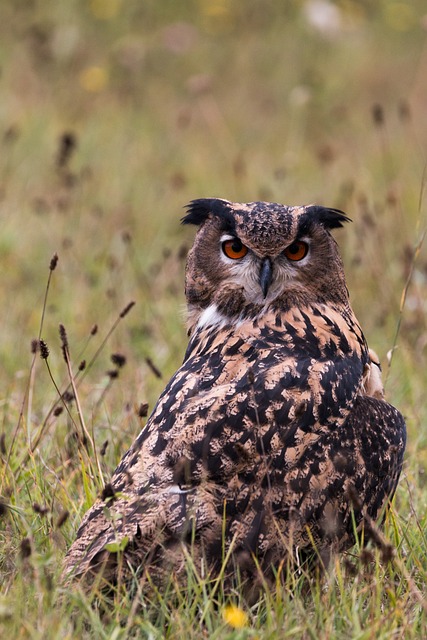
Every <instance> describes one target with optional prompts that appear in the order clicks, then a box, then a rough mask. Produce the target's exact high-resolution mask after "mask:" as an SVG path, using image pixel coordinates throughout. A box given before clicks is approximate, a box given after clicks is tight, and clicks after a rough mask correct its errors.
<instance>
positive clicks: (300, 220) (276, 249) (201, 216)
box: [182, 198, 349, 328]
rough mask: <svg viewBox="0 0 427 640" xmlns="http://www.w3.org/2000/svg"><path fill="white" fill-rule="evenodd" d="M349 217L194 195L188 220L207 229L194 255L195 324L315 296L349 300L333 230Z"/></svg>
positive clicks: (190, 293) (190, 285)
mask: <svg viewBox="0 0 427 640" xmlns="http://www.w3.org/2000/svg"><path fill="white" fill-rule="evenodd" d="M348 220H349V218H348V217H347V216H346V215H345V214H344V213H343V212H342V211H339V210H337V209H328V208H325V207H320V206H317V205H309V206H296V207H288V206H285V205H282V204H277V203H271V202H250V203H234V202H229V201H227V200H221V199H217V198H203V199H199V200H193V201H192V202H191V203H190V204H189V205H188V207H187V215H186V216H185V217H184V218H183V219H182V222H183V224H195V225H197V226H198V227H199V229H198V232H197V235H196V238H195V241H194V244H193V247H192V249H191V251H190V253H189V256H188V262H187V271H186V286H185V293H186V297H187V303H188V310H189V324H190V328H191V327H194V325H195V324H196V323H197V322H199V324H200V323H202V324H210V323H211V322H212V321H213V319H214V318H215V321H216V322H217V321H218V318H223V319H228V318H230V319H233V318H243V317H245V316H249V315H258V314H259V313H262V311H263V310H265V309H266V308H268V307H273V308H274V309H281V308H289V307H290V306H292V305H294V304H297V305H300V306H301V305H306V304H312V303H315V302H320V303H325V304H328V303H329V304H331V303H335V304H340V305H342V304H344V305H347V304H348V291H347V287H346V284H345V278H344V269H343V264H342V261H341V257H340V255H339V252H338V247H337V244H336V242H335V240H334V239H333V237H332V236H331V234H330V229H334V228H337V227H342V225H343V223H344V222H347V221H348Z"/></svg>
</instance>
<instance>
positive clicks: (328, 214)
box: [305, 205, 351, 229]
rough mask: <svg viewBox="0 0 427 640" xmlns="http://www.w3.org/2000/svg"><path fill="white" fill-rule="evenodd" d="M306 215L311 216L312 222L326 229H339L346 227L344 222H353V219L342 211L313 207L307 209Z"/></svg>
mask: <svg viewBox="0 0 427 640" xmlns="http://www.w3.org/2000/svg"><path fill="white" fill-rule="evenodd" d="M305 213H306V215H308V216H309V218H310V221H313V222H314V221H316V222H317V223H318V224H321V225H323V226H324V227H325V229H338V228H339V227H342V226H343V225H344V222H351V218H349V217H348V216H347V215H346V214H345V213H344V212H343V211H341V210H340V209H329V208H328V207H321V206H319V205H311V206H309V207H307V209H306V211H305Z"/></svg>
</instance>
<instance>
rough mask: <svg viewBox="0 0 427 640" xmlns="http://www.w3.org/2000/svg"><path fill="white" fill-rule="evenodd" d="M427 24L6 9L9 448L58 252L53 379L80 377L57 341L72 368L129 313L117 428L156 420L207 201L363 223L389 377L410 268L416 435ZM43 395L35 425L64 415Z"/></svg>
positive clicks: (313, 6)
mask: <svg viewBox="0 0 427 640" xmlns="http://www.w3.org/2000/svg"><path fill="white" fill-rule="evenodd" d="M426 9H427V8H426V6H425V3H424V2H421V1H420V2H416V1H412V2H409V1H408V2H394V1H384V0H383V1H371V2H369V1H364V2H363V1H362V2H352V1H347V0H342V1H337V2H328V1H326V0H307V1H305V2H303V1H301V2H297V1H288V2H279V1H273V0H263V1H261V0H259V1H258V0H246V1H245V2H237V1H234V0H209V1H208V0H194V1H192V0H187V1H185V2H180V3H178V2H175V1H172V0H165V1H163V2H159V1H158V0H156V1H155V0H145V1H136V0H90V1H87V2H83V1H79V0H69V1H68V2H54V1H53V0H52V1H49V0H43V1H42V0H31V1H24V0H15V1H14V2H2V4H1V9H0V15H1V19H0V71H1V75H0V91H1V93H0V140H1V142H0V144H1V154H0V172H1V173H0V196H1V200H0V216H1V217H0V225H1V231H0V258H1V264H2V286H1V291H0V296H1V297H0V303H1V308H2V320H1V338H0V368H1V373H0V380H1V384H2V388H3V393H4V398H5V399H4V403H5V405H7V407H8V412H9V413H7V412H6V413H5V418H4V424H5V430H6V431H7V430H8V429H10V427H11V425H13V420H12V421H11V423H9V418H10V412H11V411H12V413H13V407H15V409H16V408H17V407H18V408H19V406H20V402H21V401H22V394H23V392H24V389H25V381H26V377H25V376H26V372H27V369H28V366H29V363H30V361H31V353H30V341H31V339H32V338H34V337H36V336H37V335H38V330H39V325H40V317H41V312H42V305H43V297H44V292H45V285H46V281H47V275H48V265H49V261H50V258H51V256H52V254H53V253H54V252H57V253H58V255H59V264H58V267H57V270H56V271H55V272H54V273H53V274H52V275H53V278H52V287H51V290H50V292H49V297H48V306H47V310H46V316H45V320H44V327H43V336H42V337H44V338H45V339H46V340H47V342H48V345H49V347H50V348H51V366H52V367H53V371H54V374H55V375H57V376H61V375H62V369H63V363H62V359H61V354H60V349H59V341H58V338H57V327H58V323H59V322H62V323H64V324H65V326H66V328H67V331H68V333H69V338H70V342H71V352H72V355H73V354H74V356H75V357H77V354H78V353H80V351H81V349H83V348H84V345H85V344H86V341H87V338H88V336H89V333H90V329H91V327H92V326H93V324H95V323H96V324H98V326H99V328H100V335H105V332H106V331H107V329H108V328H109V327H110V326H111V324H112V322H113V321H114V319H115V318H116V317H117V315H118V314H119V312H120V310H121V309H122V308H123V307H124V306H125V305H126V304H127V303H128V302H129V301H130V300H131V299H133V300H135V301H136V302H137V305H136V306H135V308H134V310H132V312H131V314H130V315H129V316H128V317H127V318H126V320H124V321H123V322H122V323H121V325H120V328H119V330H118V331H117V332H116V333H115V334H114V335H113V338H112V344H111V349H114V348H116V349H117V348H118V349H120V348H122V350H124V352H125V353H126V355H127V357H128V358H129V360H130V362H131V366H129V367H127V369H126V371H127V373H126V374H123V377H122V380H123V382H122V381H120V382H119V381H118V383H117V386H118V387H119V389H121V391H120V393H121V394H122V396H120V401H119V403H118V404H114V403H113V404H114V411H116V412H120V411H121V410H122V407H123V404H124V403H127V405H132V404H135V403H138V402H139V401H145V400H146V396H148V397H149V401H150V404H152V402H153V400H154V399H155V396H156V394H157V393H158V392H159V391H160V389H161V388H162V386H163V385H164V380H165V378H167V376H168V375H169V374H170V373H172V372H173V370H174V369H175V368H176V366H177V365H178V363H179V362H180V358H181V356H182V353H183V349H184V345H185V329H184V325H183V322H182V309H181V308H182V305H183V302H184V299H183V263H184V260H185V252H186V248H188V246H189V245H190V243H191V237H192V231H191V230H188V229H183V228H181V227H180V225H179V219H180V216H181V215H182V214H183V206H184V205H185V204H186V203H187V202H188V201H189V200H191V199H192V198H196V197H203V196H219V197H224V198H227V199H231V200H236V201H251V200H257V199H265V200H273V201H279V202H284V203H286V204H303V203H310V202H317V203H319V204H323V205H330V206H334V207H340V208H342V209H344V210H345V211H346V212H347V213H348V214H349V215H350V216H351V218H352V219H353V220H354V223H353V225H352V226H350V227H347V228H346V229H345V230H344V231H341V232H339V234H338V236H339V237H338V240H339V242H340V245H341V247H342V250H343V254H344V258H345V263H346V270H347V275H348V281H349V288H350V291H351V295H352V301H353V304H354V307H355V310H356V313H357V315H358V316H359V318H360V321H361V323H362V326H363V327H364V329H365V332H366V334H367V337H368V340H369V341H370V343H371V345H372V346H373V347H374V348H376V349H377V350H378V352H379V354H380V357H381V359H382V360H383V362H385V357H386V354H387V352H388V351H389V350H390V349H391V348H392V346H393V341H394V336H395V331H396V326H397V323H398V321H399V308H400V304H401V296H402V291H403V289H404V286H405V282H406V281H407V278H408V275H409V274H410V273H411V270H413V273H412V278H411V286H410V287H409V290H408V299H407V305H406V308H405V311H404V313H403V317H402V326H401V329H400V334H399V338H398V344H399V348H398V350H397V351H396V357H395V361H394V364H393V367H392V369H391V374H390V378H389V380H388V383H387V384H388V387H389V389H390V392H389V393H390V395H391V397H392V398H393V399H394V400H395V401H396V403H397V404H400V406H401V405H402V403H403V408H404V409H405V408H406V405H407V411H408V412H409V413H410V415H415V416H416V419H417V420H418V424H419V419H420V418H419V415H420V412H421V405H422V404H423V400H424V388H425V386H423V385H421V384H420V385H419V380H420V378H423V380H424V379H425V378H424V369H425V345H426V342H427V339H426V336H427V332H426V323H425V307H426V272H427V261H426V254H425V252H424V251H421V253H420V255H419V256H418V258H417V261H416V262H415V263H414V247H415V246H416V244H417V242H418V241H419V239H420V237H421V234H422V232H423V229H424V226H425V212H426V206H425V199H424V197H423V196H422V190H423V185H424V178H425V176H424V169H425V149H426V141H427V117H426V114H427V81H426V78H427V49H426V29H427V11H426ZM103 331H104V334H102V332H103ZM93 342H94V341H93ZM94 349H95V346H94ZM89 352H90V347H89ZM89 355H90V353H89ZM88 357H89V356H88ZM146 357H149V358H151V359H152V360H153V361H154V362H155V363H156V364H157V366H158V367H159V368H160V370H161V372H162V373H163V380H157V379H156V378H155V377H154V376H153V375H152V373H151V370H150V368H149V367H147V366H146V364H145V360H144V359H145V358H146ZM38 366H41V363H40V365H38ZM97 366H98V367H99V376H100V377H99V378H96V379H95V377H93V385H94V386H95V388H97V385H98V386H99V385H100V386H101V388H102V386H103V385H104V384H105V380H104V381H103V378H102V375H103V371H104V370H105V368H106V367H108V353H107V352H105V355H104V356H103V358H100V359H98V361H97ZM94 370H96V367H95V368H94ZM126 376H128V377H126ZM415 377H417V379H416V380H414V378H415ZM45 383H46V384H45ZM38 385H39V391H38V390H37V388H36V389H35V392H34V397H33V403H34V415H32V416H31V417H30V418H29V419H30V420H34V422H35V426H37V423H38V422H39V421H40V420H41V419H42V416H43V412H44V411H45V404H46V402H47V403H48V404H49V403H50V402H51V400H52V398H55V390H54V389H53V387H52V385H51V383H50V381H49V380H48V379H47V380H45V375H44V373H43V374H42V375H41V376H40V377H39V378H38ZM50 396H51V397H50ZM88 410H89V408H88ZM7 425H9V426H7ZM6 427H7V428H6ZM28 428H30V427H28Z"/></svg>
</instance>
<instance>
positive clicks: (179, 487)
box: [64, 198, 405, 584]
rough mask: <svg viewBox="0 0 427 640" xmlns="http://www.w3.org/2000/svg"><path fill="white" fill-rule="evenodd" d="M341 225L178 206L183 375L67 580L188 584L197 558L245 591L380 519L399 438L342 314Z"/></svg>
mask: <svg viewBox="0 0 427 640" xmlns="http://www.w3.org/2000/svg"><path fill="white" fill-rule="evenodd" d="M348 220H349V218H348V217H347V216H346V215H345V214H344V213H343V212H341V211H339V210H336V209H329V208H324V207H321V206H317V205H310V206H295V207H290V206H284V205H281V204H276V203H268V202H252V203H245V204H240V203H232V202H229V201H227V200H221V199H215V198H206V199H199V200H194V201H193V202H191V203H190V204H189V205H188V211H187V215H186V216H185V217H184V218H183V220H182V221H183V223H184V224H193V225H196V226H197V227H198V231H197V235H196V238H195V242H194V244H193V247H192V249H191V251H190V253H189V256H188V262H187V270H186V284H185V293H186V298H187V304H188V334H189V344H188V347H187V351H186V353H185V357H184V362H183V364H182V366H181V367H180V368H179V369H178V371H177V372H176V373H175V375H174V376H173V377H172V379H171V380H170V382H169V383H168V385H167V387H166V389H165V390H164V391H163V393H162V395H161V396H160V399H159V400H158V402H157V404H156V406H155V408H154V411H153V413H152V414H151V416H150V418H149V420H148V422H147V424H146V426H145V427H144V428H143V429H142V431H141V433H140V434H139V436H138V437H137V439H136V440H135V442H134V443H133V445H132V446H131V448H130V449H129V451H128V452H127V453H126V454H125V455H124V457H123V459H122V460H121V462H120V464H119V466H118V467H117V469H116V470H115V472H114V474H113V476H112V479H111V484H110V485H109V491H108V492H107V493H108V497H106V498H105V497H104V498H100V499H98V500H97V502H96V503H95V504H94V505H93V507H92V508H91V509H90V510H89V512H88V513H87V514H86V515H85V517H84V519H83V522H82V524H81V526H80V529H79V530H78V533H77V539H76V541H75V542H74V544H73V545H72V546H71V548H70V550H69V551H68V554H67V557H66V562H65V570H64V574H65V576H67V578H71V577H77V578H78V577H81V578H82V577H85V578H89V576H92V577H93V576H94V575H99V574H100V572H102V575H103V578H104V579H105V580H106V581H107V582H109V583H112V584H114V583H116V582H117V580H118V576H119V574H120V572H123V573H124V574H126V575H128V576H129V575H133V576H139V579H140V580H142V579H143V578H144V576H145V578H146V577H147V574H150V576H151V578H150V579H153V580H155V581H158V582H159V583H160V582H161V581H162V580H163V579H164V578H165V576H170V575H175V576H176V577H177V578H178V580H179V579H180V577H181V579H182V581H183V582H184V581H185V576H186V567H185V558H186V556H187V555H188V554H190V555H191V556H192V558H193V561H194V563H195V566H196V567H197V568H198V570H200V571H202V572H205V574H206V575H212V576H215V575H218V572H219V571H220V569H221V566H222V563H223V562H226V567H225V569H224V567H222V570H223V571H225V575H228V576H233V575H236V573H238V574H239V575H240V577H241V578H245V579H246V580H247V581H248V582H249V583H250V582H253V580H255V579H256V576H257V575H258V576H259V572H262V574H263V576H267V577H268V576H273V575H275V572H277V570H278V568H279V567H280V566H281V565H283V563H284V562H294V561H295V560H297V561H298V562H301V561H302V560H307V561H308V560H309V559H313V558H317V559H319V558H320V559H323V560H324V559H325V558H329V557H330V555H331V553H334V552H338V551H342V550H345V549H347V548H349V547H350V546H351V545H352V544H353V543H354V539H355V531H356V530H357V529H359V530H360V529H361V528H362V527H363V524H364V522H365V521H366V519H367V518H369V519H374V520H375V519H377V518H379V517H380V516H381V514H382V512H383V510H384V508H385V506H386V505H387V503H388V501H389V500H390V499H391V498H392V496H393V494H394V491H395V489H396V485H397V482H398V479H399V475H400V472H401V467H402V458H403V452H404V448H405V423H404V420H403V418H402V416H401V414H400V413H399V412H398V411H397V410H396V409H395V408H394V407H392V406H391V405H390V404H387V403H386V402H385V401H384V399H383V388H382V383H381V375H380V370H379V365H378V363H377V362H376V358H375V354H374V353H373V352H371V351H370V350H369V349H368V346H367V344H366V340H365V338H364V335H363V333H362V330H361V328H360V326H359V324H358V322H357V319H356V317H355V315H354V313H353V311H352V309H351V306H350V303H349V297H348V291H347V287H346V283H345V278H344V270H343V264H342V261H341V258H340V255H339V251H338V248H337V244H336V242H335V240H334V239H333V237H332V235H331V233H330V230H331V229H334V228H337V227H341V226H342V225H343V223H344V222H346V221H348ZM104 493H105V492H104ZM352 496H353V497H352ZM354 496H357V499H354ZM115 545H116V546H115ZM118 548H120V550H121V551H120V552H117V549H118ZM186 550H187V552H188V553H187V552H186ZM224 558H226V561H224Z"/></svg>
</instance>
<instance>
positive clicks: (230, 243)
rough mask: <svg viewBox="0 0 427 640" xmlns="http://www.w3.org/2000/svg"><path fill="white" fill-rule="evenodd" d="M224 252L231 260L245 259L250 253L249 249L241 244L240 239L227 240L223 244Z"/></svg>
mask: <svg viewBox="0 0 427 640" xmlns="http://www.w3.org/2000/svg"><path fill="white" fill-rule="evenodd" d="M222 250H223V251H224V253H225V255H226V256H227V258H231V259H232V260H239V259H240V258H244V257H245V255H246V254H247V252H248V248H247V247H245V245H244V244H242V243H241V242H240V240H239V238H232V239H230V240H225V242H223V243H222Z"/></svg>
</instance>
